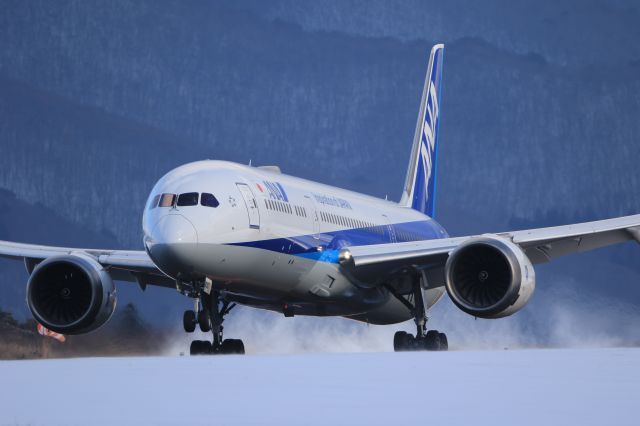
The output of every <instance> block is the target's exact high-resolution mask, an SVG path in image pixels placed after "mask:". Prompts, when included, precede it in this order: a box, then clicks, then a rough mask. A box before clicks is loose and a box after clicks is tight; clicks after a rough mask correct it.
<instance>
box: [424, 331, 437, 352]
mask: <svg viewBox="0 0 640 426" xmlns="http://www.w3.org/2000/svg"><path fill="white" fill-rule="evenodd" d="M424 348H425V349H426V350H428V351H439V350H440V333H438V331H436V330H429V331H427V335H426V336H425V338H424Z"/></svg>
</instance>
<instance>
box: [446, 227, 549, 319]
mask: <svg viewBox="0 0 640 426" xmlns="http://www.w3.org/2000/svg"><path fill="white" fill-rule="evenodd" d="M445 277H446V287H447V292H448V293H449V297H450V298H451V300H452V301H453V303H455V304H456V306H458V307H459V308H460V309H462V310H463V311H464V312H466V313H468V314H469V315H473V316H475V317H479V318H500V317H506V316H508V315H512V314H514V313H516V312H517V311H519V310H520V309H522V307H523V306H524V305H525V304H526V303H527V302H528V301H529V298H531V295H532V294H533V290H534V289H535V286H536V284H535V281H536V280H535V272H534V270H533V265H532V264H531V261H529V258H528V257H527V255H526V254H525V253H524V252H523V251H522V249H520V247H518V246H517V245H516V244H514V243H513V242H511V241H509V240H507V239H505V238H501V237H498V236H495V235H488V236H482V237H478V238H472V239H469V241H467V242H464V243H462V244H461V245H460V246H459V247H457V248H456V249H455V250H454V251H453V252H452V253H451V254H450V256H449V259H448V260H447V264H446V266H445Z"/></svg>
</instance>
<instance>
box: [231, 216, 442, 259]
mask: <svg viewBox="0 0 640 426" xmlns="http://www.w3.org/2000/svg"><path fill="white" fill-rule="evenodd" d="M389 227H391V228H392V232H389ZM448 236H449V235H448V234H447V233H446V232H445V230H444V228H442V226H440V224H438V223H437V222H435V221H433V220H422V221H415V222H403V223H395V224H392V225H377V226H372V227H368V228H355V229H343V230H338V231H331V232H323V233H319V234H317V237H316V236H314V234H309V235H298V236H293V237H282V238H272V239H268V240H258V241H246V242H242V243H230V244H229V245H233V246H242V247H253V248H259V249H263V250H269V251H274V252H277V253H283V254H289V255H293V256H300V257H305V258H307V259H314V260H317V261H320V262H329V263H338V254H339V252H340V249H342V248H343V247H349V246H366V245H372V244H385V243H387V244H388V243H394V242H398V243H403V242H409V241H422V240H433V239H437V238H446V237H448ZM318 248H320V250H318Z"/></svg>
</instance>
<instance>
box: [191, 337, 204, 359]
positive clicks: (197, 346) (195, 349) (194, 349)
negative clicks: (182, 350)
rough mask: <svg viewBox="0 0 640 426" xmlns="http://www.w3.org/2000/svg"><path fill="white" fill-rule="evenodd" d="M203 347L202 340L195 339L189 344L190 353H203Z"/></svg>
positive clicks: (192, 354)
mask: <svg viewBox="0 0 640 426" xmlns="http://www.w3.org/2000/svg"><path fill="white" fill-rule="evenodd" d="M201 348H202V345H201V343H200V340H194V341H193V342H191V346H189V355H191V356H194V355H200V354H201V353H202V349H201Z"/></svg>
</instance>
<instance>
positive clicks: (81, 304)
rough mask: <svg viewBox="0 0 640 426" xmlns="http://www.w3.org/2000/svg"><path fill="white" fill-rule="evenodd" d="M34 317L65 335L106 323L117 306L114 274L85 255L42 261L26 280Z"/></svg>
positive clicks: (87, 330) (84, 331)
mask: <svg viewBox="0 0 640 426" xmlns="http://www.w3.org/2000/svg"><path fill="white" fill-rule="evenodd" d="M27 304H28V305H29V309H30V310H31V313H32V314H33V317H34V318H35V319H36V320H37V321H38V322H39V323H40V324H42V325H43V326H45V327H46V328H48V329H50V330H53V331H56V332H58V333H62V334H83V333H88V332H90V331H93V330H95V329H97V328H98V327H100V326H102V325H103V324H104V323H106V322H107V321H108V320H109V318H111V315H112V314H113V311H114V310H115V306H116V288H115V286H114V284H113V281H112V280H111V276H110V275H109V273H108V272H107V271H105V270H104V268H103V267H102V265H100V264H99V263H98V262H97V261H96V260H95V259H93V258H92V257H90V256H88V255H85V254H70V255H65V256H56V257H51V258H49V259H46V260H44V261H43V262H41V263H40V264H39V265H38V266H36V268H35V269H34V270H33V272H32V274H31V277H30V278H29V282H28V283H27Z"/></svg>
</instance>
